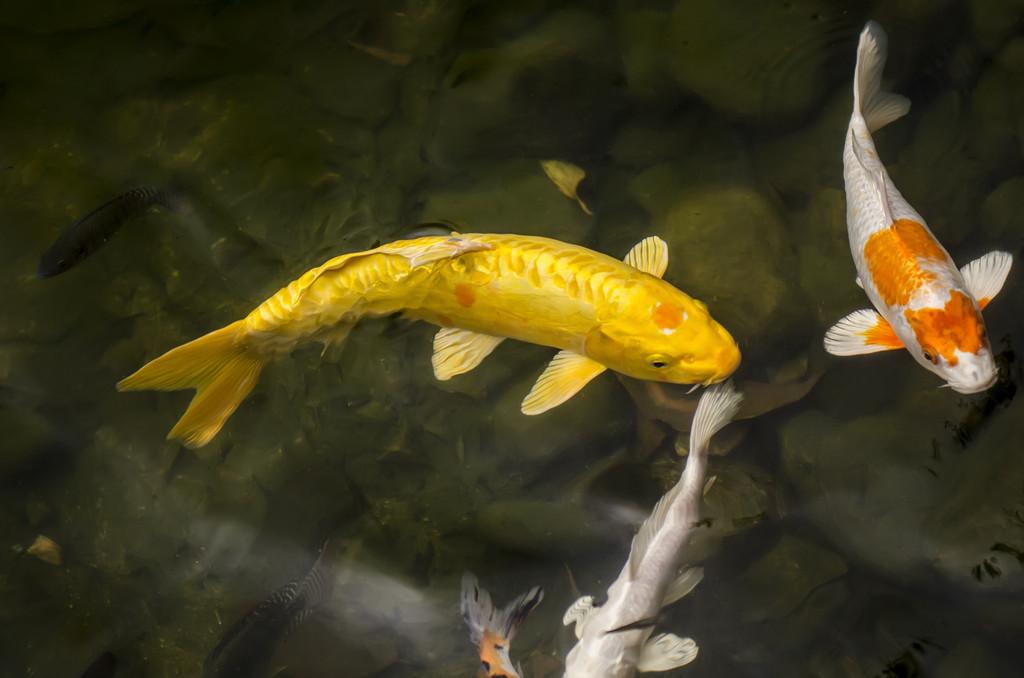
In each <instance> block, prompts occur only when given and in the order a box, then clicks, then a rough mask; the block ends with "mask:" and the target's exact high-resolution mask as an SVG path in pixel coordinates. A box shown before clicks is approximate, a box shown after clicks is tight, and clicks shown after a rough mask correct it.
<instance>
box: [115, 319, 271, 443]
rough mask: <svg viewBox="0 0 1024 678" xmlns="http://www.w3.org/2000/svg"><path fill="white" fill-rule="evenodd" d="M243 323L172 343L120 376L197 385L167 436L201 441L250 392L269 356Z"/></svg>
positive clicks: (139, 385) (128, 385)
mask: <svg viewBox="0 0 1024 678" xmlns="http://www.w3.org/2000/svg"><path fill="white" fill-rule="evenodd" d="M243 323H244V321H242V320H237V321H235V322H233V323H231V324H230V325H228V326H227V327H222V328H221V329H219V330H215V331H213V332H210V333H209V334H206V335H204V336H202V337H199V338H198V339H194V340H192V341H190V342H188V343H187V344H183V345H181V346H179V347H177V348H174V349H171V350H170V351H168V352H167V353H165V354H163V355H162V356H160V357H159V358H157V359H156V360H153V361H151V362H149V363H146V365H144V366H143V367H142V368H140V369H139V370H138V371H137V372H135V373H134V374H132V375H130V376H128V377H125V378H124V379H122V380H121V381H119V382H117V390H119V391H142V390H153V391H180V390H183V389H189V388H192V389H195V391H196V394H195V396H194V397H193V398H192V402H191V403H189V406H188V409H186V410H185V414H183V415H182V417H181V419H179V420H178V423H177V424H175V425H174V428H172V429H171V431H170V433H168V434H167V438H168V439H175V440H180V441H181V442H182V443H183V444H184V445H185V446H186V447H190V448H196V447H202V446H203V445H205V444H206V443H208V442H210V440H212V439H213V437H214V436H215V435H217V433H218V432H219V431H220V429H221V427H223V426H224V422H226V421H227V420H228V417H230V416H231V415H232V414H233V413H234V411H235V410H236V409H237V408H238V406H239V405H240V404H241V403H242V401H243V400H244V399H245V397H246V396H247V395H249V393H250V392H251V391H252V389H253V387H254V386H255V385H256V382H257V380H258V379H259V376H260V372H261V371H262V370H263V366H264V365H265V364H266V362H267V356H264V355H260V354H259V353H257V352H255V351H254V350H253V349H252V348H251V347H248V346H246V344H245V343H244V341H243Z"/></svg>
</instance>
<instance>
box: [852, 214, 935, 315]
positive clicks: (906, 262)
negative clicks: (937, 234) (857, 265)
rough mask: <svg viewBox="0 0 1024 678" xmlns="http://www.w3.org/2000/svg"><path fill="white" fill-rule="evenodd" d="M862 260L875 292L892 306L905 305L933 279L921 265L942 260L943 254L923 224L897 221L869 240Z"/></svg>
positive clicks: (904, 220) (931, 274)
mask: <svg viewBox="0 0 1024 678" xmlns="http://www.w3.org/2000/svg"><path fill="white" fill-rule="evenodd" d="M864 258H865V260H866V261H867V264H868V270H869V271H870V272H871V279H872V280H873V281H874V283H875V287H876V288H878V293H879V294H880V295H881V296H882V299H883V300H884V301H885V303H887V304H889V305H890V306H892V305H895V304H906V303H907V302H908V301H910V297H911V296H912V295H913V294H914V292H915V291H916V290H917V289H918V288H919V287H920V286H921V285H923V284H925V283H927V282H929V281H931V280H934V279H935V275H934V274H933V273H931V272H929V271H926V270H924V269H923V268H922V267H921V262H925V261H944V260H945V259H946V252H945V250H943V249H942V246H941V245H939V243H938V241H936V240H935V238H934V237H932V235H931V234H930V233H929V232H928V229H926V228H925V227H924V225H923V224H920V223H918V222H916V221H911V220H910V219H899V220H898V221H896V222H894V223H893V225H892V226H890V227H889V228H886V229H883V230H881V231H878V232H877V233H875V234H873V235H872V236H871V237H870V238H868V242H867V244H866V245H864Z"/></svg>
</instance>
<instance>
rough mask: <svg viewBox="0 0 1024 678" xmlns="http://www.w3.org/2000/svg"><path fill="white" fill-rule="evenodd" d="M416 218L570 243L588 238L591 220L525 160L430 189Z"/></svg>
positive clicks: (470, 229) (472, 229) (537, 165)
mask: <svg viewBox="0 0 1024 678" xmlns="http://www.w3.org/2000/svg"><path fill="white" fill-rule="evenodd" d="M416 221H417V222H420V223H423V222H431V221H451V222H454V223H455V224H457V225H458V226H459V227H460V230H464V231H468V232H470V233H518V234H519V235H543V236H546V237H549V238H556V239H559V240H564V241H566V242H570V243H579V242H583V241H585V240H586V238H587V234H588V232H589V230H590V227H591V223H592V219H591V217H589V216H587V214H585V213H584V212H583V210H581V209H580V207H579V205H578V204H576V203H575V202H573V201H570V200H567V199H566V198H565V196H563V195H562V194H561V193H560V192H559V191H558V188H557V187H556V186H555V185H554V184H553V183H552V182H551V180H550V179H548V178H547V176H545V174H544V170H543V169H541V166H540V163H539V162H537V161H536V160H531V159H527V158H521V159H516V160H507V161H505V162H502V163H497V164H488V165H487V166H486V167H483V168H481V169H480V170H479V171H477V172H474V173H473V174H472V175H471V176H470V177H467V179H466V181H465V182H464V183H463V184H462V185H461V186H459V185H458V184H457V183H456V182H454V181H452V182H448V183H446V188H445V189H443V190H437V191H431V190H429V189H427V197H426V202H425V203H424V205H423V209H422V210H421V211H420V213H419V216H418V217H417V218H416Z"/></svg>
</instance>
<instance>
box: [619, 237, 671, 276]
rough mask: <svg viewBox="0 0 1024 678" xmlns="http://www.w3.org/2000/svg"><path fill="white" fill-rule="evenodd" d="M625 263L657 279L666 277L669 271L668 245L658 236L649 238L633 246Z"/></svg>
mask: <svg viewBox="0 0 1024 678" xmlns="http://www.w3.org/2000/svg"><path fill="white" fill-rule="evenodd" d="M623 261H624V262H625V263H627V264H629V265H630V266H632V267H633V268H635V269H637V270H638V271H643V272H644V273H650V274H651V275H653V276H654V277H655V278H661V277H664V275H665V271H667V270H668V244H667V243H666V242H665V241H664V240H662V239H661V238H659V237H657V236H649V237H647V238H644V239H643V240H641V241H640V242H638V243H637V244H636V245H633V249H631V250H630V251H629V253H628V254H626V258H625V259H623Z"/></svg>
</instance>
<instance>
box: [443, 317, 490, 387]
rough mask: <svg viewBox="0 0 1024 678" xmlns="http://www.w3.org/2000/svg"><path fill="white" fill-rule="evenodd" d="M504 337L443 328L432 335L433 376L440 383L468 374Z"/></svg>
mask: <svg viewBox="0 0 1024 678" xmlns="http://www.w3.org/2000/svg"><path fill="white" fill-rule="evenodd" d="M503 341H505V338H504V337H494V336H491V335H489V334H480V333H479V332H470V331H469V330H462V329H459V328H457V327H444V328H442V329H441V330H439V331H438V333H437V334H435V335H434V356H433V357H432V358H431V360H430V362H431V363H432V364H433V366H434V376H435V377H437V379H438V380H440V381H447V380H449V379H451V378H452V377H454V376H456V375H459V374H464V373H466V372H469V371H470V370H472V369H473V368H475V367H476V366H477V365H479V364H480V363H481V362H482V361H483V359H484V358H486V357H487V356H489V355H490V354H491V351H493V350H494V349H495V348H497V347H498V344H500V343H501V342H503Z"/></svg>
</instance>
